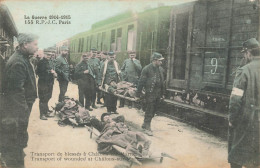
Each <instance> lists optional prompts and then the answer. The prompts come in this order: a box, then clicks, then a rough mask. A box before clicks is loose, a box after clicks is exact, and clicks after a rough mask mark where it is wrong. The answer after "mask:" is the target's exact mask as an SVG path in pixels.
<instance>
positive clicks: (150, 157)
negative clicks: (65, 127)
mask: <svg viewBox="0 0 260 168" xmlns="http://www.w3.org/2000/svg"><path fill="white" fill-rule="evenodd" d="M85 127H86V128H87V130H88V131H89V132H90V138H92V136H93V134H94V135H96V136H97V137H99V136H100V134H101V133H100V132H99V131H98V130H97V129H95V128H94V127H93V126H87V125H85ZM112 147H113V149H114V150H116V151H117V152H118V153H121V154H123V156H124V157H126V158H127V159H128V161H129V162H130V167H131V166H132V165H133V164H134V163H135V164H137V165H142V161H145V160H154V159H157V158H158V159H160V163H162V162H163V159H164V157H168V158H171V159H174V160H177V159H175V158H173V157H172V156H170V155H169V154H166V153H161V155H157V156H156V155H153V154H152V153H150V154H149V155H147V156H146V157H143V158H136V157H135V156H134V155H129V154H128V153H127V152H126V149H125V148H122V147H120V146H118V145H112Z"/></svg>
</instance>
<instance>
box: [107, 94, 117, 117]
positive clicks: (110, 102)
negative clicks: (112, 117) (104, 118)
mask: <svg viewBox="0 0 260 168" xmlns="http://www.w3.org/2000/svg"><path fill="white" fill-rule="evenodd" d="M105 100H106V101H105V105H106V107H107V112H115V111H116V105H117V97H116V96H114V95H112V94H109V93H105Z"/></svg>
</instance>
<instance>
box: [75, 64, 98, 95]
mask: <svg viewBox="0 0 260 168" xmlns="http://www.w3.org/2000/svg"><path fill="white" fill-rule="evenodd" d="M85 70H89V73H88V74H84V71H85ZM93 76H94V74H93V72H92V70H91V69H90V68H89V65H88V63H86V62H84V61H81V62H80V63H78V64H77V65H76V67H75V78H76V80H77V83H78V86H79V87H81V88H83V90H85V89H87V90H91V91H94V89H95V87H96V82H95V79H94V77H93Z"/></svg>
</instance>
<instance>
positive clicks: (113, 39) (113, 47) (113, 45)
mask: <svg viewBox="0 0 260 168" xmlns="http://www.w3.org/2000/svg"><path fill="white" fill-rule="evenodd" d="M110 50H111V51H115V50H116V30H115V29H113V30H111V40H110Z"/></svg>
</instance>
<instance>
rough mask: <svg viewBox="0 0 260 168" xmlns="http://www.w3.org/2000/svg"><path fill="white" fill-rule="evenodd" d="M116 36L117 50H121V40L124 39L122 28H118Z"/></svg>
mask: <svg viewBox="0 0 260 168" xmlns="http://www.w3.org/2000/svg"><path fill="white" fill-rule="evenodd" d="M116 36H117V38H116V51H121V41H122V28H118V29H117V35H116Z"/></svg>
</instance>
